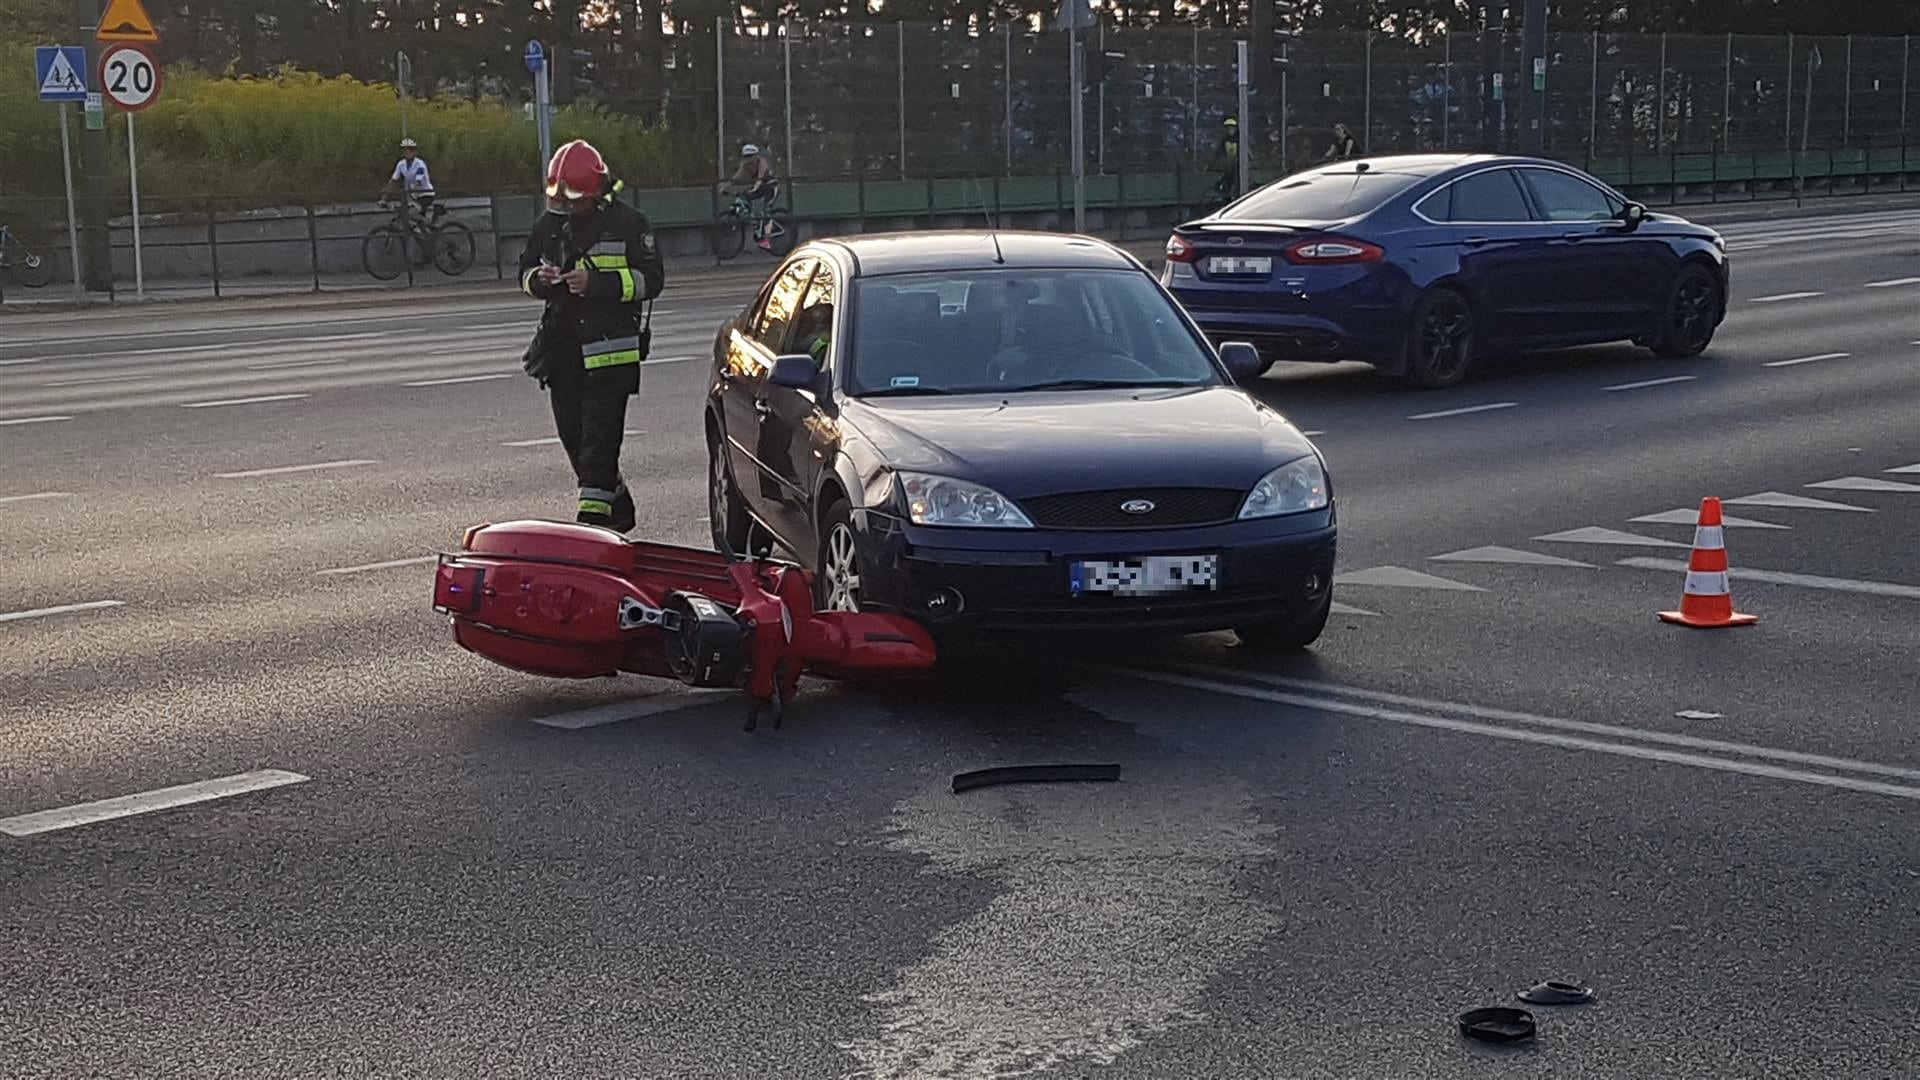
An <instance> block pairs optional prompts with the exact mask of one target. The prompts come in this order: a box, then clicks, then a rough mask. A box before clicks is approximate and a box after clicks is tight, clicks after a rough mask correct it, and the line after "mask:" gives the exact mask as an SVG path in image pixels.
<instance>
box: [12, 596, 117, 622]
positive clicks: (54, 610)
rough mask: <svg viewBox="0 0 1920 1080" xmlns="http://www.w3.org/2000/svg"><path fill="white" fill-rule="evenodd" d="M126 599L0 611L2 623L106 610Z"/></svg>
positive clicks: (115, 606)
mask: <svg viewBox="0 0 1920 1080" xmlns="http://www.w3.org/2000/svg"><path fill="white" fill-rule="evenodd" d="M126 603H127V602H126V601H125V600H92V601H89V602H87V603H84V604H61V605H60V606H59V607H43V608H34V609H33V610H32V611H9V612H5V613H0V623H4V622H20V621H21V620H24V619H40V618H45V617H46V616H49V615H71V614H73V613H75V612H80V611H104V610H106V609H107V608H117V607H125V606H126Z"/></svg>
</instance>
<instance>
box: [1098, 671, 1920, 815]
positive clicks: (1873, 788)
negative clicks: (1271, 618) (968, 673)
mask: <svg viewBox="0 0 1920 1080" xmlns="http://www.w3.org/2000/svg"><path fill="white" fill-rule="evenodd" d="M1111 670H1112V673H1113V674H1116V675H1131V676H1132V677H1134V678H1136V679H1141V680H1144V681H1147V682H1158V683H1165V684H1167V685H1169V686H1184V687H1188V688H1190V689H1194V690H1208V691H1212V692H1213V693H1216V694H1227V695H1231V696H1233V697H1243V698H1248V699H1251V700H1254V701H1271V702H1274V703H1275V704H1279V705H1293V706H1296V707H1298V708H1303V709H1314V710H1318V711H1320V712H1333V713H1344V714H1346V715H1348V716H1359V717H1365V718H1367V719H1369V720H1385V721H1388V722H1391V723H1396V724H1406V725H1408V726H1411V727H1424V728H1437V729H1440V730H1442V731H1454V732H1459V733H1462V734H1467V735H1485V736H1488V737H1490V738H1495V739H1510V740H1512V741H1514V742H1528V743H1537V744H1540V745H1543V746H1558V747H1562V748H1565V749H1569V750H1591V751H1594V752H1596V753H1601V754H1613V755H1616V756H1619V757H1630V758H1640V759H1641V760H1644V761H1659V762H1664V763H1666V764H1670V765H1688V766H1692V767H1694V768H1699V769H1711V770H1714V771H1716V772H1730V773H1741V774H1743V775H1746V776H1759V777H1766V778H1768V779H1773V780H1789V781H1793V782H1795V783H1801V784H1814V785H1818V786H1821V787H1832V788H1842V789H1845V790H1849V791H1860V792H1866V793H1868V794H1872V795H1889V796H1892V797H1894V798H1900V799H1920V787H1908V786H1905V785H1902V784H1888V783H1883V782H1881V781H1878V780H1862V779H1858V778H1855V777H1852V776H1836V775H1834V774H1832V773H1818V772H1806V771H1803V770H1800V769H1785V768H1781V767H1780V766H1778V765H1763V764H1760V763H1759V762H1756V761H1736V760H1732V759H1730V758H1717V757H1708V756H1706V755H1704V754H1690V753H1684V752H1681V751H1678V750H1662V749H1658V748H1657V747H1653V746H1635V745H1632V744H1630V743H1623V742H1606V741H1602V740H1599V739H1585V738H1578V737H1576V736H1572V735H1558V734H1554V733H1552V732H1547V731H1527V730H1523V729H1519V728H1510V727H1501V726H1497V725H1494V724H1480V723H1474V722H1472V721H1467V720H1455V719H1452V718H1450V717H1439V716H1428V715H1425V714H1422V713H1412V712H1402V711H1400V710H1397V709H1383V708H1378V707H1375V706H1372V705H1360V704H1356V703H1354V702H1349V701H1340V700H1337V699H1335V698H1330V697H1315V696H1310V695H1306V694H1289V693H1284V692H1282V691H1278V690H1263V689H1260V688H1258V687H1252V686H1235V685H1233V684H1231V683H1221V682H1213V681H1211V680H1206V679H1193V678H1187V677H1185V676H1181V675H1168V674H1162V673H1159V672H1151V671H1137V670H1132V669H1122V668H1116V669H1111ZM1561 723H1565V724H1569V725H1571V724H1573V723H1575V722H1574V721H1561ZM1595 726H1600V725H1595ZM1619 730H1620V731H1621V733H1622V734H1626V729H1619ZM1652 734H1654V733H1653V732H1632V733H1631V734H1627V737H1629V738H1633V739H1640V740H1644V741H1660V742H1665V741H1668V740H1666V739H1660V740H1651V739H1648V738H1647V737H1648V736H1650V735H1652ZM1753 749H1757V750H1762V751H1765V752H1766V756H1774V755H1778V754H1786V753H1790V751H1767V748H1764V747H1755V748H1753ZM1754 756H1759V755H1754ZM1860 764H1862V765H1866V766H1868V768H1867V769H1864V770H1861V771H1868V772H1875V773H1882V774H1884V773H1885V772H1888V771H1892V770H1893V767H1892V766H1884V765H1876V764H1875V763H1872V762H1862V763H1860ZM1908 772H1911V770H1900V772H1899V773H1898V775H1905V774H1906V773H1908Z"/></svg>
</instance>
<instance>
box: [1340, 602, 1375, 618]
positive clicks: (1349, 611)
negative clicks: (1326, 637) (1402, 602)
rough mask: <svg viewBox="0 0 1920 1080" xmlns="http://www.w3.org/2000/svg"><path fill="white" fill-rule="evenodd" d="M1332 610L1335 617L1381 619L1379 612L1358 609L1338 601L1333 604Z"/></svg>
mask: <svg viewBox="0 0 1920 1080" xmlns="http://www.w3.org/2000/svg"><path fill="white" fill-rule="evenodd" d="M1332 610H1333V614H1335V615H1365V616H1367V617H1369V618H1375V619H1377V618H1379V617H1380V613H1379V612H1377V611H1368V610H1367V609H1366V608H1357V607H1354V606H1353V605H1351V604H1343V603H1341V602H1340V601H1338V600H1335V601H1334V602H1333V609H1332Z"/></svg>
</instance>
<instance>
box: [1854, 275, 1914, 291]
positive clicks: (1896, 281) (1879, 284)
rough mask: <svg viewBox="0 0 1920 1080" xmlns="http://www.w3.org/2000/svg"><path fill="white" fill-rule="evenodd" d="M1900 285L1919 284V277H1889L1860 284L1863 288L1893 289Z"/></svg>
mask: <svg viewBox="0 0 1920 1080" xmlns="http://www.w3.org/2000/svg"><path fill="white" fill-rule="evenodd" d="M1902 285H1920V277H1903V278H1890V279H1888V280H1886V281H1869V282H1867V283H1866V284H1865V285H1862V286H1860V287H1861V288H1863V289H1893V288H1898V287H1899V286H1902Z"/></svg>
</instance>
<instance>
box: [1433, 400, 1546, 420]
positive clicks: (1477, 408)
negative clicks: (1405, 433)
mask: <svg viewBox="0 0 1920 1080" xmlns="http://www.w3.org/2000/svg"><path fill="white" fill-rule="evenodd" d="M1519 406H1520V403H1519V402H1517V401H1499V402H1495V403H1493V404H1492V405H1469V406H1467V407H1466V408H1464V409H1442V410H1441V411H1439V412H1426V413H1415V414H1413V415H1412V416H1409V417H1407V419H1409V420H1439V419H1441V418H1442V417H1448V416H1466V415H1467V414H1469V413H1482V412H1492V411H1493V410H1495V409H1514V408H1518V407H1519Z"/></svg>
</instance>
